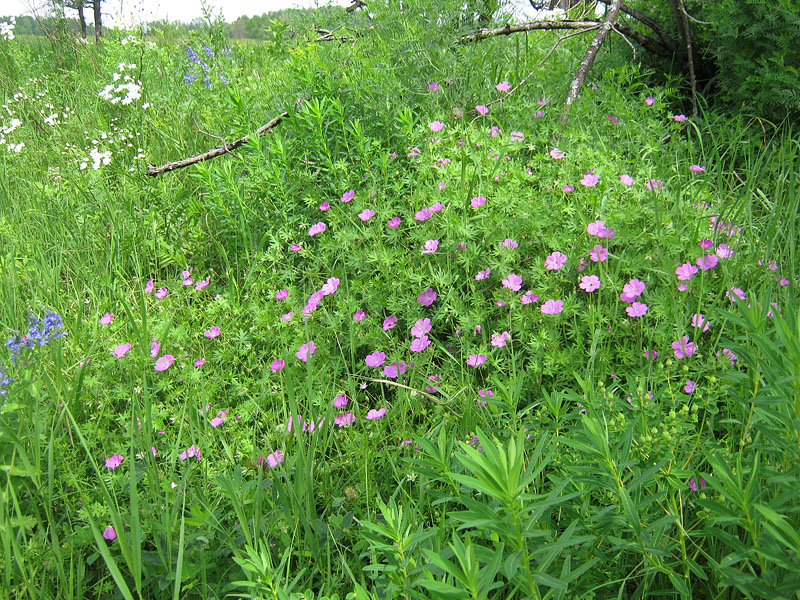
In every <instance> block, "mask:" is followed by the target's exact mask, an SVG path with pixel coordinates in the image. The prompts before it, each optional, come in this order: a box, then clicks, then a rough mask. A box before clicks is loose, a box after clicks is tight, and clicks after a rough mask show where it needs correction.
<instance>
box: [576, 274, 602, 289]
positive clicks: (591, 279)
mask: <svg viewBox="0 0 800 600" xmlns="http://www.w3.org/2000/svg"><path fill="white" fill-rule="evenodd" d="M579 287H580V288H581V289H582V290H583V291H584V292H587V293H592V292H593V291H595V290H596V289H598V288H599V287H600V278H599V277H598V276H597V275H586V276H585V277H581V282H580V284H579Z"/></svg>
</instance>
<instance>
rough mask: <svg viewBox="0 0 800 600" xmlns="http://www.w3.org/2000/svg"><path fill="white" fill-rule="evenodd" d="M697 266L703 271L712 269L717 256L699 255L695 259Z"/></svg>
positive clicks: (717, 260)
mask: <svg viewBox="0 0 800 600" xmlns="http://www.w3.org/2000/svg"><path fill="white" fill-rule="evenodd" d="M695 262H696V263H697V266H698V267H700V268H701V269H703V270H704V271H708V270H709V269H713V268H714V267H716V266H717V263H718V262H719V258H717V256H716V255H714V254H706V255H704V256H701V257H699V258H698V259H697V260H696V261H695Z"/></svg>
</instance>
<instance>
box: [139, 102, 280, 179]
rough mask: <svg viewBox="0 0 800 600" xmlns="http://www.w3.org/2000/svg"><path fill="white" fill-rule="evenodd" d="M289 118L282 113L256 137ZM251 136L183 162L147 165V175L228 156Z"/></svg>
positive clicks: (258, 132)
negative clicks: (224, 155)
mask: <svg viewBox="0 0 800 600" xmlns="http://www.w3.org/2000/svg"><path fill="white" fill-rule="evenodd" d="M288 116H289V113H288V112H282V113H281V114H279V115H278V116H277V117H275V118H274V119H272V120H271V121H270V122H269V123H265V124H264V125H262V126H261V127H259V128H258V130H257V131H256V135H257V136H259V135H264V134H265V133H267V132H269V131H272V128H273V127H275V126H276V125H277V124H278V123H280V122H281V121H283V120H284V119H285V118H286V117H288ZM250 137H251V136H250V134H248V135H245V136H242V137H240V138H239V139H238V140H234V141H233V142H231V143H230V144H225V143H224V142H223V145H222V146H221V147H218V148H212V149H211V150H208V151H207V152H203V153H201V154H195V155H194V156H189V157H187V158H183V159H181V160H176V161H173V162H168V163H165V164H163V165H161V166H159V167H157V166H155V165H151V164H148V165H147V174H148V175H150V176H151V177H155V176H156V175H161V174H162V173H167V172H169V171H174V170H176V169H182V168H184V167H188V166H189V165H194V164H196V163H199V162H203V161H205V160H210V159H212V158H216V157H217V156H222V155H223V154H227V153H228V152H232V151H233V150H236V149H237V148H238V147H239V146H242V145H243V144H246V143H247V142H248V141H250Z"/></svg>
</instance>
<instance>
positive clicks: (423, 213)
mask: <svg viewBox="0 0 800 600" xmlns="http://www.w3.org/2000/svg"><path fill="white" fill-rule="evenodd" d="M432 216H433V213H432V212H431V211H430V209H428V208H423V209H422V210H418V211H417V212H415V213H414V218H415V219H416V220H417V221H427V220H428V219H430V218H431V217H432Z"/></svg>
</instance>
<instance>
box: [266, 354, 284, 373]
mask: <svg viewBox="0 0 800 600" xmlns="http://www.w3.org/2000/svg"><path fill="white" fill-rule="evenodd" d="M285 366H286V361H285V360H283V359H282V358H277V359H275V360H273V361H272V363H271V364H270V366H269V368H270V369H272V372H273V373H277V372H278V371H283V369H284V367H285Z"/></svg>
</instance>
